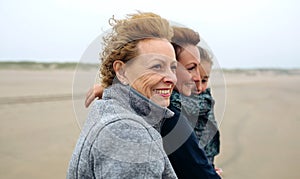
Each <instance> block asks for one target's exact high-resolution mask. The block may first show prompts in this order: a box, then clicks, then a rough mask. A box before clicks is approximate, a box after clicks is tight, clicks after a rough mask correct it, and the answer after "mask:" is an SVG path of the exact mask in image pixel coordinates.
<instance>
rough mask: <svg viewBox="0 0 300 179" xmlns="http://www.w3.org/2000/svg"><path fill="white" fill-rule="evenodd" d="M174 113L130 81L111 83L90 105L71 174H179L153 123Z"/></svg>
mask: <svg viewBox="0 0 300 179" xmlns="http://www.w3.org/2000/svg"><path fill="white" fill-rule="evenodd" d="M173 114H174V113H173V112H172V111H170V110H169V109H167V108H162V107H160V106H158V105H156V104H154V103H152V102H150V101H149V100H148V99H147V98H145V97H144V96H142V95H141V94H139V93H138V92H137V91H135V90H134V89H132V88H130V87H129V86H124V85H122V84H114V85H112V86H111V87H109V88H107V89H106V90H105V91H104V94H103V99H102V100H97V101H96V102H95V103H94V104H93V105H92V107H91V111H90V112H89V115H88V118H87V120H86V122H85V125H84V127H83V129H82V131H81V134H80V136H79V139H78V141H77V144H76V147H75V150H74V152H73V155H72V158H71V160H70V163H69V169H68V173H67V178H68V179H77V178H109V179H114V178H126V179H127V178H130V179H133V178H143V179H144V178H155V179H158V178H177V177H176V174H175V172H174V170H173V168H172V166H171V164H170V161H169V159H168V157H167V155H166V153H165V152H164V150H163V145H162V138H161V136H160V134H159V132H158V131H157V130H156V129H155V128H154V127H153V126H159V125H160V122H161V120H162V119H163V118H169V117H172V116H173Z"/></svg>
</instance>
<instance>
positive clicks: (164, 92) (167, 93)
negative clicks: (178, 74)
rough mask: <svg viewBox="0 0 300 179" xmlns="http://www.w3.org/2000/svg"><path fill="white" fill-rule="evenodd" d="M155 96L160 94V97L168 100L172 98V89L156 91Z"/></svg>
mask: <svg viewBox="0 0 300 179" xmlns="http://www.w3.org/2000/svg"><path fill="white" fill-rule="evenodd" d="M154 93H155V94H158V95H159V96H162V97H164V98H168V97H170V96H171V93H172V90H171V89H155V90H154Z"/></svg>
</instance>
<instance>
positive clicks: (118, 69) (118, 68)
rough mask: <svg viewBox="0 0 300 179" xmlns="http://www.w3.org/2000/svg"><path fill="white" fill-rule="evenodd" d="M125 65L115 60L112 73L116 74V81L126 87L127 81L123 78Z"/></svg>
mask: <svg viewBox="0 0 300 179" xmlns="http://www.w3.org/2000/svg"><path fill="white" fill-rule="evenodd" d="M125 65H126V64H125V63H124V62H122V61H120V60H116V61H114V63H113V68H114V71H115V73H116V76H117V78H118V80H119V81H120V82H121V83H122V84H124V85H128V80H127V78H126V76H125Z"/></svg>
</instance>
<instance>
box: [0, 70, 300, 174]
mask: <svg viewBox="0 0 300 179" xmlns="http://www.w3.org/2000/svg"><path fill="white" fill-rule="evenodd" d="M91 77H92V78H91ZM80 78H82V79H80ZM85 78H86V79H88V80H85ZM224 79H225V81H226V83H225V84H226V86H225V87H226V88H225V89H226V90H225V97H226V100H225V101H220V102H219V103H221V102H224V104H225V105H224V107H225V108H224V110H223V112H224V113H223V114H221V115H220V116H221V117H222V119H218V120H219V121H220V131H221V154H220V155H219V156H218V157H217V161H216V165H217V166H218V167H221V168H222V169H223V171H224V174H223V178H225V179H253V178H257V179H266V178H272V179H282V178H289V179H297V178H300V173H299V172H298V171H297V168H298V167H299V166H300V143H299V138H298V137H299V136H300V130H299V126H300V125H299V124H300V110H299V109H298V108H299V106H300V73H299V72H289V71H284V72H276V71H275V72H272V71H262V72H261V71H258V72H257V71H254V72H243V71H237V72H225V74H224ZM94 80H95V78H93V76H92V75H90V72H89V71H82V72H80V73H79V72H77V73H75V72H74V70H35V71H34V70H5V69H1V70H0V84H1V88H0V116H1V125H0V145H1V147H0V158H1V162H0V178H5V179H16V178H24V179H27V178H28V179H33V178H43V179H53V178H55V179H60V178H65V177H66V171H67V167H68V162H69V159H70V157H71V154H72V151H73V148H74V146H75V144H76V140H77V138H78V135H79V133H80V127H79V126H80V125H81V123H82V121H83V120H84V119H83V118H84V116H85V115H86V113H87V109H85V108H84V105H83V104H84V103H83V100H84V98H85V92H86V91H87V89H88V86H89V85H90V84H92V82H93V81H94ZM212 87H214V86H212ZM74 88H75V89H74ZM215 88H216V89H214V88H213V92H214V91H215V93H214V94H216V103H217V104H218V99H219V97H218V96H217V92H218V89H217V88H218V87H217V86H216V87H215ZM73 93H74V94H75V96H73V97H72V94H73ZM222 97H224V96H222ZM222 97H220V98H222ZM220 111H222V109H221V110H220ZM219 118H220V117H219ZM78 121H79V122H78ZM78 124H79V125H78Z"/></svg>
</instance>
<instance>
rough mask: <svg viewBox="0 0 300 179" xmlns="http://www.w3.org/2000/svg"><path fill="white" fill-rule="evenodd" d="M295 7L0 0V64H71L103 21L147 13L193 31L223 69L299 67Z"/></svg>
mask: <svg viewBox="0 0 300 179" xmlns="http://www.w3.org/2000/svg"><path fill="white" fill-rule="evenodd" d="M299 8H300V3H299V1H298V0H247V1H242V0H226V1H224V0H205V1H204V0H181V1H175V0H173V1H168V0H151V1H150V0H149V1H146V0H0V24H1V28H0V60H1V61H4V60H5V61H6V60H33V61H74V62H76V61H79V60H80V58H81V56H82V54H83V53H84V52H85V51H86V49H87V48H88V47H89V46H90V44H91V43H92V42H93V41H94V40H95V39H96V38H97V37H98V36H99V35H101V34H102V32H103V31H104V30H107V29H108V28H109V26H108V23H107V22H108V19H109V18H110V17H112V15H115V17H116V18H123V17H124V15H126V14H128V13H133V12H135V10H141V11H152V12H154V13H158V14H159V15H161V16H163V17H165V18H167V19H168V20H170V21H173V22H176V23H180V24H182V25H185V26H188V27H190V28H193V29H194V30H196V31H198V32H199V33H200V36H201V37H202V38H203V39H204V40H205V41H206V43H207V44H208V46H209V47H210V49H211V50H212V51H213V54H214V55H215V57H216V58H217V60H218V63H219V65H220V66H221V67H223V68H257V67H259V68H269V67H271V68H300V45H299V43H300V23H299V22H300V20H299V19H300V12H299Z"/></svg>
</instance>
